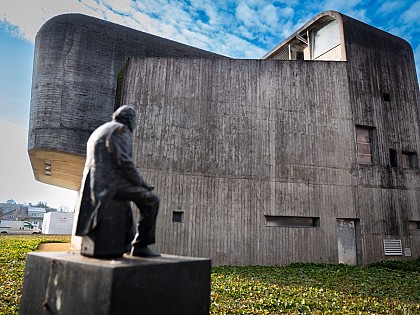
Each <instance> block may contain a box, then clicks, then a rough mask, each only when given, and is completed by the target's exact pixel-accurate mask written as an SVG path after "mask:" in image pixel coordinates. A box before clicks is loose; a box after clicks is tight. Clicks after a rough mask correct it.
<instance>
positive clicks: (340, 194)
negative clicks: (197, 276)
mask: <svg viewBox="0 0 420 315" xmlns="http://www.w3.org/2000/svg"><path fill="white" fill-rule="evenodd" d="M328 14H329V13H328V12H327V13H323V14H320V17H321V18H325V15H328ZM331 14H332V16H333V17H335V18H337V19H340V21H342V22H340V23H342V24H340V30H342V31H343V33H342V34H341V38H342V40H343V43H345V45H343V47H342V49H343V51H342V54H343V56H346V60H347V62H321V61H319V62H303V61H302V62H300V61H292V62H289V61H272V60H271V61H270V60H264V61H261V60H230V59H226V58H223V59H222V58H214V57H217V56H215V55H213V54H210V53H207V52H203V51H200V50H197V49H194V48H191V47H188V46H184V45H181V44H177V43H174V42H170V41H167V40H164V39H160V38H157V37H154V36H152V35H148V34H144V33H141V32H137V31H134V30H130V29H127V28H124V27H121V26H116V25H113V24H110V23H107V22H104V21H99V20H96V19H92V18H87V17H83V16H80V15H68V16H63V17H59V18H55V19H53V20H51V21H50V22H48V23H47V24H46V26H45V27H43V28H42V29H41V30H40V32H39V34H38V37H37V44H36V52H35V62H34V79H33V91H32V92H33V94H32V102H31V123H30V124H31V125H30V134H29V152H30V155H31V162H32V165H33V168H34V172H35V174H42V172H43V167H44V162H45V161H49V160H51V161H52V165H51V169H52V175H53V176H49V177H48V178H47V176H43V177H41V176H40V175H39V177H37V178H40V179H41V180H42V181H44V182H50V183H52V184H55V185H59V186H63V187H71V188H73V189H77V187H78V184H79V182H80V175H81V167H82V165H83V154H84V150H85V143H86V139H87V137H88V136H89V134H90V132H91V131H92V130H93V129H94V128H96V126H97V125H99V124H101V123H102V122H104V121H107V120H109V117H110V115H111V113H112V111H113V109H114V96H115V85H116V79H117V72H118V69H119V67H120V65H121V63H122V61H123V60H124V58H125V56H130V55H132V56H140V57H149V58H138V57H137V58H131V59H130V60H129V62H128V64H127V68H126V69H125V72H124V78H123V79H124V80H123V85H122V87H121V99H119V101H121V102H122V103H127V104H130V105H133V106H134V107H136V108H137V110H138V113H139V127H138V128H137V129H136V131H135V139H136V143H135V155H136V157H137V164H138V166H139V168H140V170H141V171H142V172H143V173H144V174H145V175H146V177H147V178H148V179H150V181H151V182H152V183H153V184H154V185H155V186H156V187H157V191H158V193H159V194H160V195H161V197H162V208H161V213H160V214H159V216H158V220H159V222H158V244H157V245H158V247H159V250H161V251H162V252H167V253H174V254H181V255H192V256H206V257H211V258H213V263H214V264H238V265H247V264H286V263H289V262H294V261H311V262H338V261H339V260H338V239H337V222H339V221H338V220H339V219H346V221H345V222H349V221H351V220H354V225H355V231H356V232H355V233H356V239H357V256H358V257H357V259H358V262H359V263H370V262H373V261H377V260H382V259H386V258H391V259H396V258H402V259H404V258H405V257H404V256H398V257H396V256H384V249H383V241H384V239H400V240H401V241H402V246H403V247H404V248H405V247H409V248H410V249H411V251H412V256H413V257H418V256H419V255H420V229H410V228H409V221H417V222H420V208H419V206H418V205H419V204H420V172H419V169H418V168H416V169H404V168H402V166H401V164H402V163H401V162H402V156H401V154H402V152H403V151H410V152H416V153H417V154H419V152H420V151H419V150H420V139H419V138H420V117H419V115H420V113H419V90H418V82H417V78H416V74H415V67H414V59H413V53H412V50H411V47H410V46H409V45H408V44H407V43H406V42H404V41H403V40H401V39H399V38H396V37H395V36H392V35H389V34H387V33H384V32H382V31H380V30H377V29H374V28H372V27H370V26H368V25H366V24H363V23H361V22H358V21H355V20H353V19H351V18H348V17H346V16H342V15H339V13H336V12H335V13H331ZM313 21H316V19H314V20H313ZM306 26H308V27H309V26H310V25H309V24H307V25H306ZM150 57H152V58H150ZM155 57H166V58H155ZM170 57H189V58H178V59H176V58H170ZM191 57H197V58H191ZM384 93H388V94H389V95H390V101H386V100H385V99H384ZM356 125H365V126H370V127H372V128H375V130H376V136H375V139H374V140H375V141H374V142H375V143H374V147H375V148H376V152H377V157H376V159H375V164H374V165H372V166H367V165H359V164H358V162H357V159H356V145H355V142H356V139H355V126H356ZM390 149H393V150H395V151H396V154H397V162H398V166H396V167H391V166H390V156H389V155H390V154H389V150H390ZM78 167H79V169H78ZM60 170H61V172H62V173H60ZM55 174H59V175H60V176H58V177H57V176H55ZM49 179H51V180H50V181H48V180H49ZM70 182H71V183H72V185H69V183H70ZM66 185H67V186H66ZM174 211H178V213H179V211H180V212H181V213H183V222H172V216H173V212H174ZM267 215H268V216H292V217H310V218H319V222H318V223H319V226H313V227H306V228H302V227H278V226H277V227H273V226H266V216H267Z"/></svg>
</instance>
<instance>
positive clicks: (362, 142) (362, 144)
mask: <svg viewBox="0 0 420 315" xmlns="http://www.w3.org/2000/svg"><path fill="white" fill-rule="evenodd" d="M374 130H375V128H373V127H367V126H356V151H357V162H358V163H359V164H365V165H373V162H374V159H373V157H374V154H373V153H374V152H373V149H374V148H373V133H374Z"/></svg>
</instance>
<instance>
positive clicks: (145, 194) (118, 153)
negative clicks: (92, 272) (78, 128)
mask: <svg viewBox="0 0 420 315" xmlns="http://www.w3.org/2000/svg"><path fill="white" fill-rule="evenodd" d="M135 125H136V112H135V110H134V109H133V108H132V107H130V106H127V105H124V106H121V107H120V108H118V109H117V110H116V111H115V113H114V114H113V115H112V121H110V122H107V123H105V124H103V125H102V126H100V127H99V128H97V129H96V130H95V131H94V132H93V133H92V135H91V136H90V138H89V140H88V143H87V152H86V164H85V168H84V171H83V181H82V185H81V189H80V193H79V200H78V203H77V206H76V207H77V208H78V209H76V210H79V216H78V221H77V227H76V233H75V234H76V235H78V236H82V249H81V254H82V255H85V256H91V257H97V258H110V257H117V256H122V254H123V253H124V252H128V251H129V252H130V254H131V255H133V256H141V257H156V256H160V255H159V254H158V253H156V252H155V251H154V250H152V249H151V248H149V245H150V244H153V243H154V242H155V229H156V216H157V213H158V209H159V197H158V196H157V195H156V194H155V193H154V191H153V190H154V187H152V186H151V185H149V184H148V183H147V182H146V181H145V180H144V179H143V177H142V176H140V174H139V173H138V172H137V170H136V168H135V166H134V162H133V137H132V132H133V129H134V128H135ZM129 201H132V202H134V203H135V204H136V206H137V207H138V208H139V210H140V220H139V222H138V225H137V231H138V232H137V234H136V235H134V234H135V233H133V231H134V226H133V222H132V214H131V211H127V210H126V209H127V208H128V209H129V210H131V209H130V208H129V206H130V205H129ZM120 221H123V222H120ZM113 226H115V227H118V228H119V229H120V231H115V230H114V228H113ZM121 229H123V231H121ZM105 230H106V231H105ZM118 235H124V238H125V240H124V242H123V243H121V242H120V243H119V245H109V244H113V242H114V243H115V239H117V238H118ZM98 242H105V243H107V245H105V247H103V248H104V249H102V250H100V253H99V252H98V251H97V252H98V254H95V250H92V248H94V247H95V246H97V247H98V246H99V245H98ZM84 244H85V245H84ZM121 244H123V248H122V247H121ZM107 246H108V247H107ZM109 246H111V247H114V248H110V249H108V248H109ZM115 246H117V247H118V248H115ZM90 247H92V248H90ZM130 247H131V248H130Z"/></svg>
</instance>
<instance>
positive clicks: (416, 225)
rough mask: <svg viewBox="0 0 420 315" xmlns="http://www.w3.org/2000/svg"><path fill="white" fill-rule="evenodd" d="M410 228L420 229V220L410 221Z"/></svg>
mask: <svg viewBox="0 0 420 315" xmlns="http://www.w3.org/2000/svg"><path fill="white" fill-rule="evenodd" d="M408 229H409V230H420V221H408Z"/></svg>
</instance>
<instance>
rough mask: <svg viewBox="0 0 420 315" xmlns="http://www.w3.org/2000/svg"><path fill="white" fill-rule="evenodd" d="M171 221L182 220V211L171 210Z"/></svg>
mask: <svg viewBox="0 0 420 315" xmlns="http://www.w3.org/2000/svg"><path fill="white" fill-rule="evenodd" d="M172 222H184V211H173V212H172Z"/></svg>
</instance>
